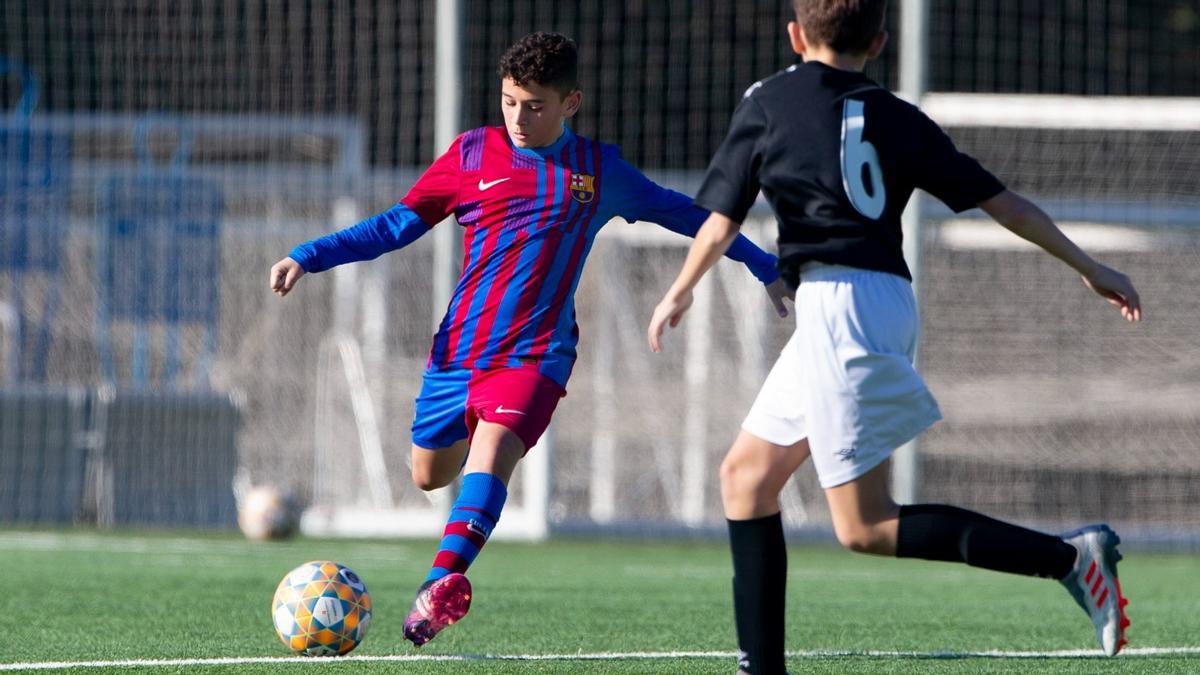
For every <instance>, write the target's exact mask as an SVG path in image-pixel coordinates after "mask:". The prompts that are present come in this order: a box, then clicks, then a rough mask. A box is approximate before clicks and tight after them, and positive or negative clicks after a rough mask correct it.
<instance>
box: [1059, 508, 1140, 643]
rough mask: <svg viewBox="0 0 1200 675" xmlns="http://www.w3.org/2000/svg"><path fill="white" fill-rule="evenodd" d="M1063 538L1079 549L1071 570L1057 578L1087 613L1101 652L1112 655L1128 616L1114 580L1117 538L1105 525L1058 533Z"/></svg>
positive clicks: (1115, 578)
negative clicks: (1102, 650) (1094, 628)
mask: <svg viewBox="0 0 1200 675" xmlns="http://www.w3.org/2000/svg"><path fill="white" fill-rule="evenodd" d="M1062 538H1063V540H1064V541H1066V542H1067V543H1068V544H1071V545H1072V546H1074V547H1075V549H1076V550H1077V551H1079V557H1078V558H1077V559H1076V561H1075V569H1074V570H1072V571H1071V573H1070V574H1068V575H1067V576H1066V577H1064V578H1063V579H1061V580H1060V582H1061V583H1062V585H1063V586H1066V587H1067V591H1069V592H1070V593H1071V597H1073V598H1075V602H1077V603H1079V606H1080V607H1082V608H1083V611H1085V612H1087V613H1088V616H1089V617H1091V619H1092V625H1093V626H1095V627H1096V637H1097V638H1098V639H1099V640H1100V646H1101V647H1102V648H1103V649H1104V653H1105V654H1107V655H1109V656H1116V654H1117V652H1119V651H1121V647H1124V646H1125V629H1126V628H1128V627H1129V619H1128V618H1127V617H1126V616H1125V605H1128V604H1129V601H1128V600H1126V599H1125V596H1123V595H1121V582H1120V581H1118V580H1117V562H1118V561H1120V560H1121V554H1120V553H1119V552H1118V551H1117V544H1120V543H1121V538H1120V537H1118V536H1117V533H1116V532H1113V531H1112V528H1110V527H1109V526H1108V525H1103V524H1101V525H1089V526H1087V527H1083V528H1080V529H1078V530H1075V531H1074V532H1068V533H1066V534H1064V535H1062Z"/></svg>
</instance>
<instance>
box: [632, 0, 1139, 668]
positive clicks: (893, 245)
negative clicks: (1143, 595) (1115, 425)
mask: <svg viewBox="0 0 1200 675" xmlns="http://www.w3.org/2000/svg"><path fill="white" fill-rule="evenodd" d="M885 4H886V3H885V0H794V2H793V6H794V9H795V13H796V21H794V22H791V23H789V24H788V35H789V37H790V40H791V45H792V48H793V49H794V50H795V51H796V53H797V54H800V55H801V56H802V57H803V59H804V63H803V64H802V65H798V66H792V67H791V68H788V69H787V70H785V71H783V72H781V73H778V74H776V75H774V76H772V77H769V78H767V79H765V80H763V81H761V82H758V83H756V84H755V85H754V86H752V87H750V89H749V90H748V91H747V92H746V95H745V97H744V99H743V100H742V102H741V104H740V105H739V106H738V108H737V110H736V112H735V113H734V116H733V121H732V122H731V124H730V129H729V133H728V135H727V136H726V138H725V141H724V142H723V144H722V145H721V147H720V149H719V150H718V151H717V154H716V156H715V157H714V158H713V160H712V163H711V165H710V166H709V169H708V173H707V175H706V177H705V180H704V184H703V186H702V187H701V189H700V193H699V194H698V195H697V196H696V203H697V204H698V205H700V206H702V207H704V208H705V209H708V210H710V211H712V215H711V216H710V217H709V218H708V220H707V221H706V222H705V224H704V226H703V227H702V228H701V230H700V231H699V232H698V233H697V235H696V241H695V243H694V244H693V246H692V248H691V251H690V252H689V254H688V257H687V261H686V262H685V263H684V266H683V269H682V271H681V272H680V274H679V277H678V278H677V279H676V280H675V283H674V284H673V285H672V286H671V288H670V290H669V291H668V292H667V294H666V296H665V297H664V298H663V300H662V302H661V303H660V304H659V305H658V307H657V308H656V309H655V311H654V316H653V318H652V319H651V322H650V327H649V338H650V344H651V347H652V348H653V349H654V351H659V350H660V339H661V336H662V332H663V329H664V327H665V326H667V325H670V326H672V327H674V326H676V325H678V323H679V321H680V319H681V318H682V317H683V314H684V312H686V311H687V309H688V307H689V306H690V305H691V301H692V289H693V288H694V287H695V285H696V283H697V282H698V281H699V280H700V278H701V276H703V274H704V273H705V272H706V271H707V270H708V268H709V267H711V266H712V265H713V263H715V262H716V260H718V259H719V258H720V256H721V254H722V253H723V252H724V250H725V248H726V246H728V245H729V242H731V241H732V240H733V237H735V236H736V235H737V233H738V229H739V227H740V224H741V222H742V220H743V219H744V218H745V216H746V213H747V211H748V210H749V208H750V206H751V204H753V202H754V200H755V198H756V196H757V194H758V192H759V190H760V189H761V190H762V192H763V194H764V195H765V196H766V198H767V201H768V202H769V203H770V204H771V207H772V208H773V209H774V211H775V214H776V216H777V219H778V222H779V239H778V241H779V265H780V271H781V272H782V273H783V277H784V279H785V280H786V281H787V282H788V283H789V285H790V286H791V287H792V288H793V289H795V298H794V300H795V311H796V315H797V316H796V331H795V333H794V334H793V336H792V338H791V340H790V341H789V342H788V344H787V346H786V347H784V349H783V352H782V353H781V354H780V357H779V360H778V361H777V362H776V364H775V366H774V368H773V369H772V371H771V373H770V375H768V377H767V380H766V382H765V383H764V385H763V388H762V391H761V392H760V394H759V396H758V399H757V400H756V401H755V403H754V405H753V407H752V408H751V411H750V413H749V414H748V415H747V417H746V420H745V422H744V423H743V425H742V431H741V433H740V434H739V436H738V438H737V440H735V441H734V443H733V446H732V447H731V448H730V450H729V452H728V454H727V455H726V457H725V460H724V462H723V463H722V465H721V495H722V501H723V504H724V508H725V515H726V517H727V518H728V520H729V536H730V545H731V548H732V551H733V568H734V578H733V587H734V613H735V620H736V626H737V633H738V643H739V646H740V648H741V651H742V659H741V660H740V662H739V666H740V667H741V668H742V669H743V670H745V671H748V672H752V673H754V675H765V674H770V673H778V672H783V670H784V645H783V634H784V630H783V620H784V588H785V581H786V572H787V560H786V549H785V547H784V539H783V528H782V523H781V520H780V516H779V492H780V490H781V489H782V488H783V486H784V484H785V483H786V482H787V480H788V478H789V477H790V476H791V474H792V473H793V472H794V471H795V470H796V469H797V468H798V467H799V466H800V464H801V463H803V462H804V461H805V460H806V459H808V458H809V457H812V459H813V462H814V464H815V467H816V469H817V475H818V478H819V479H820V481H821V486H822V487H823V488H824V489H825V494H826V498H827V500H828V502H829V507H830V512H831V514H832V519H833V526H834V530H835V531H836V533H837V537H838V541H839V542H841V544H842V545H843V546H845V547H846V548H848V549H850V550H852V551H857V552H860V553H874V554H879V555H895V556H897V557H915V558H924V559H928V560H944V561H954V562H964V563H967V564H969V565H973V566H976V567H983V568H987V569H993V570H999V571H1004V572H1012V573H1017V574H1025V575H1031V576H1041V577H1048V578H1053V579H1058V580H1060V581H1061V582H1062V583H1063V584H1064V585H1065V586H1066V587H1067V589H1068V591H1070V592H1071V594H1072V596H1073V597H1074V598H1075V600H1076V602H1078V603H1079V604H1080V606H1082V607H1083V608H1084V610H1085V611H1087V612H1088V615H1089V616H1090V617H1091V619H1092V622H1093V624H1094V626H1095V629H1096V634H1097V636H1098V638H1099V640H1100V644H1101V646H1102V647H1103V649H1104V651H1105V653H1106V654H1108V655H1109V656H1112V655H1114V654H1116V653H1117V651H1118V650H1119V649H1120V648H1121V646H1122V645H1123V644H1124V643H1125V638H1124V631H1125V627H1126V626H1128V620H1127V619H1126V618H1125V615H1124V606H1125V603H1126V601H1125V599H1124V598H1123V597H1122V596H1121V591H1120V584H1119V583H1118V581H1117V569H1116V563H1117V561H1118V560H1119V559H1120V554H1119V553H1118V552H1117V549H1116V546H1117V544H1118V543H1119V541H1120V540H1119V538H1118V537H1117V535H1116V534H1115V533H1114V532H1113V531H1112V530H1111V529H1109V528H1108V527H1107V526H1106V525H1093V526H1090V527H1086V528H1083V529H1081V530H1078V531H1075V532H1072V533H1068V534H1065V535H1062V536H1053V535H1049V534H1043V533H1040V532H1035V531H1032V530H1028V529H1025V528H1022V527H1019V526H1017V525H1012V524H1009V523H1005V522H1001V521H998V520H994V519H992V518H988V517H987V516H983V515H980V514H978V513H974V512H971V511H967V510H965V509H961V508H957V507H953V506H947V505H941V504H918V505H904V506H899V505H897V504H896V503H895V502H893V501H892V498H891V495H890V493H889V490H888V464H887V459H888V457H889V456H890V454H891V452H892V449H893V448H896V447H899V446H900V445H902V444H904V443H905V442H907V441H908V440H910V439H912V438H913V437H915V436H916V435H917V434H918V433H920V432H921V431H922V430H924V429H925V428H927V427H928V426H929V425H930V424H932V423H933V422H935V421H937V420H938V419H940V417H941V413H940V411H939V410H938V406H937V402H936V401H935V400H934V398H933V396H932V395H931V394H930V393H929V391H928V389H927V388H926V386H925V383H924V382H923V381H922V380H921V377H920V376H919V375H918V374H917V372H916V370H915V369H914V368H913V365H912V358H913V354H914V351H915V347H916V340H917V315H916V303H915V300H914V298H913V293H912V288H911V283H910V282H911V276H910V274H909V271H908V267H907V265H906V264H905V262H904V258H903V255H902V252H901V228H900V214H901V212H902V211H903V210H904V206H905V204H906V203H907V201H908V198H909V196H910V195H911V194H912V191H913V189H914V188H918V187H919V188H921V189H923V190H926V191H927V192H929V193H931V194H933V195H934V196H935V197H937V198H938V199H940V200H942V201H943V202H945V203H946V204H947V205H948V206H950V207H951V208H952V209H954V210H955V211H963V210H966V209H969V208H972V207H975V206H978V207H980V208H982V209H983V210H984V211H986V212H987V213H988V215H990V216H991V217H992V218H994V219H995V220H996V221H997V222H998V223H1000V224H1001V225H1003V226H1004V227H1006V228H1008V229H1009V230H1012V231H1013V232H1014V233H1016V234H1017V235H1019V236H1021V237H1023V238H1025V239H1027V240H1029V241H1031V242H1032V243H1034V244H1036V245H1038V246H1040V247H1041V248H1042V249H1044V250H1045V251H1047V252H1048V253H1050V254H1051V255H1054V256H1055V257H1057V258H1059V259H1061V260H1062V261H1063V262H1064V263H1066V264H1067V265H1069V266H1070V267H1072V268H1073V269H1074V270H1076V271H1077V272H1079V274H1080V275H1082V277H1083V282H1084V283H1085V284H1086V285H1087V286H1088V287H1089V288H1091V289H1092V290H1094V291H1095V292H1096V293H1098V294H1099V295H1100V296H1102V297H1104V298H1105V299H1107V300H1108V301H1109V302H1110V303H1112V304H1114V305H1116V306H1117V307H1119V308H1120V311H1121V314H1122V316H1124V317H1125V319H1127V320H1129V321H1138V320H1140V319H1141V307H1140V304H1139V301H1138V296H1137V292H1136V291H1135V290H1134V288H1133V285H1132V284H1131V283H1130V281H1129V279H1128V278H1127V277H1126V276H1125V275H1123V274H1121V273H1120V272H1117V271H1115V270H1112V269H1110V268H1108V267H1105V266H1104V265H1101V264H1100V263H1098V262H1096V261H1095V260H1093V259H1092V258H1090V257H1089V256H1088V255H1087V254H1086V253H1084V252H1083V251H1082V250H1080V249H1079V248H1078V247H1077V246H1075V245H1074V244H1073V243H1072V242H1071V241H1070V240H1069V239H1067V237H1066V236H1064V235H1063V233H1062V232H1061V231H1060V230H1059V229H1058V228H1057V227H1056V226H1055V225H1054V223H1053V221H1051V220H1050V218H1049V217H1048V216H1047V215H1046V214H1045V213H1043V212H1042V211H1041V210H1040V209H1039V208H1038V207H1037V206H1035V205H1034V204H1032V203H1030V202H1029V201H1027V200H1025V199H1024V198H1022V197H1020V196H1019V195H1017V194H1015V193H1013V192H1011V191H1009V190H1006V189H1005V188H1004V186H1003V185H1002V184H1001V183H1000V182H999V181H998V180H996V178H995V177H994V176H992V174H990V173H988V172H987V171H986V170H985V169H984V168H983V167H981V166H980V165H979V163H978V162H976V161H975V160H974V159H972V158H971V157H969V156H967V155H965V154H962V153H960V152H958V150H957V149H956V148H955V147H954V144H953V143H952V142H951V141H950V139H949V138H948V137H947V136H946V134H945V133H943V132H942V130H941V129H940V128H939V127H938V126H937V125H936V124H935V123H934V122H932V121H931V120H930V119H929V118H927V117H926V116H925V115H924V114H922V113H921V111H920V110H918V109H917V108H915V107H913V106H911V105H909V104H907V103H905V102H903V101H901V100H900V99H898V98H896V97H895V96H893V95H892V94H890V93H889V92H887V91H886V90H884V89H883V88H881V87H880V86H879V85H877V84H876V83H874V82H873V81H871V80H870V79H868V78H867V77H865V76H864V75H863V74H862V69H863V65H864V63H865V62H866V60H867V59H870V58H873V57H875V56H877V55H878V54H879V53H880V51H881V50H882V49H883V45H884V43H885V42H886V40H887V33H885V32H884V31H883V19H884V13H885Z"/></svg>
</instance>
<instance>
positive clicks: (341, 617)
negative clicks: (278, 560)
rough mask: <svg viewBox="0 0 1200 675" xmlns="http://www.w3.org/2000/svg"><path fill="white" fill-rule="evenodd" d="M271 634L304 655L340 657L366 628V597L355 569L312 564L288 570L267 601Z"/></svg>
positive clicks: (320, 562) (322, 562) (368, 612)
mask: <svg viewBox="0 0 1200 675" xmlns="http://www.w3.org/2000/svg"><path fill="white" fill-rule="evenodd" d="M271 616H272V619H273V620H274V622H275V634H276V635H278V636H279V639H280V640H282V641H283V644H285V645H287V646H288V648H289V649H291V650H292V651H294V652H296V653H298V654H302V655H305V656H339V655H342V654H346V653H348V652H350V650H352V649H354V648H355V647H357V646H358V644H359V643H360V642H362V640H363V638H364V637H366V635H367V628H368V627H370V625H371V596H370V594H368V593H367V586H366V584H364V583H363V581H362V579H360V578H359V577H358V575H357V574H355V573H354V570H352V569H350V568H349V567H346V566H345V565H342V564H339V563H335V562H331V561H328V560H314V561H312V562H306V563H304V564H303V565H300V566H299V567H297V568H296V569H294V570H292V571H291V572H288V573H287V575H286V576H285V577H283V580H282V581H280V582H279V586H278V587H277V588H276V589H275V599H274V600H273V601H272V603H271Z"/></svg>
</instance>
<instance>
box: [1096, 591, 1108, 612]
mask: <svg viewBox="0 0 1200 675" xmlns="http://www.w3.org/2000/svg"><path fill="white" fill-rule="evenodd" d="M1107 599H1108V589H1107V588H1106V589H1104V592H1103V593H1101V594H1100V597H1098V598H1096V608H1097V609H1099V608H1101V607H1103V606H1104V601H1105V600H1107Z"/></svg>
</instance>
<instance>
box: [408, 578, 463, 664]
mask: <svg viewBox="0 0 1200 675" xmlns="http://www.w3.org/2000/svg"><path fill="white" fill-rule="evenodd" d="M470 608H471V582H470V581H467V577H465V576H463V575H462V574H459V573H457V572H454V573H451V574H447V575H446V576H444V577H442V578H441V579H438V580H437V581H434V582H433V583H431V584H429V585H428V586H424V587H422V588H421V590H420V591H417V598H416V599H415V600H413V606H412V610H411V611H409V613H408V618H406V619H405V620H404V638H405V639H406V640H409V641H411V642H412V643H413V646H414V647H420V646H421V645H423V644H425V643H426V642H429V641H430V640H432V639H433V638H434V636H436V635H437V634H438V633H440V632H442V629H444V628H445V627H446V626H450V625H453V624H454V623H455V622H457V621H458V620H459V619H461V618H463V617H464V616H466V614H467V610H468V609H470Z"/></svg>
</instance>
